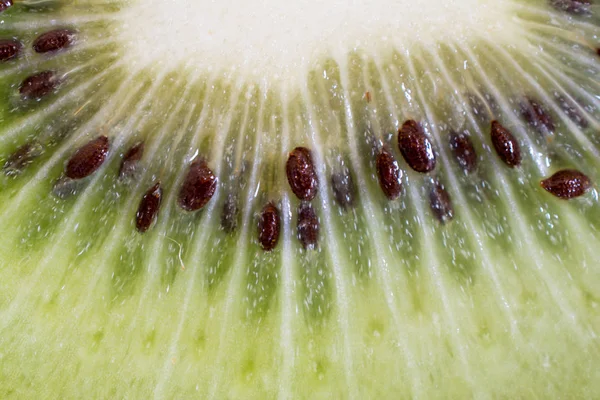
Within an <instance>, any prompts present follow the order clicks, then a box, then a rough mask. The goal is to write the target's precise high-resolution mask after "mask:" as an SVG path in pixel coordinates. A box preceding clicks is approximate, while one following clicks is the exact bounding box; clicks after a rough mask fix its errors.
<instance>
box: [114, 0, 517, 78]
mask: <svg viewBox="0 0 600 400" xmlns="http://www.w3.org/2000/svg"><path fill="white" fill-rule="evenodd" d="M127 1H129V2H130V4H128V7H126V9H125V11H124V15H123V20H122V21H120V22H119V24H118V32H117V35H118V37H119V38H120V39H121V40H122V41H123V42H124V43H125V48H126V51H127V55H128V56H129V57H130V59H129V60H128V62H129V63H130V64H131V65H132V66H134V67H140V68H142V67H145V66H147V65H164V66H166V67H178V66H180V65H181V64H182V63H189V64H190V65H193V66H194V67H197V68H199V69H200V70H211V69H212V70H214V69H218V70H219V71H221V70H228V69H232V70H237V71H241V72H244V73H251V74H255V75H257V76H259V77H265V78H274V77H281V76H285V75H287V74H294V73H296V72H298V71H303V70H305V69H306V68H307V67H310V65H311V63H313V62H314V61H315V60H318V59H319V57H323V56H336V55H337V56H339V55H344V54H345V53H347V52H348V51H351V50H353V49H361V50H363V51H365V52H367V53H376V52H379V51H385V50H386V49H390V48H396V49H399V50H403V49H410V46H414V45H415V44H416V45H423V46H434V45H435V44H436V43H439V42H442V41H445V42H455V43H459V44H465V43H468V41H469V40H471V39H473V38H478V37H482V36H484V35H488V36H491V37H492V38H493V40H495V41H501V40H511V39H512V40H514V38H510V35H511V33H510V32H511V29H510V26H511V25H512V22H511V21H512V19H511V17H512V16H511V8H510V7H511V3H512V2H511V1H507V0H501V1H499V0H328V1H323V0H127Z"/></svg>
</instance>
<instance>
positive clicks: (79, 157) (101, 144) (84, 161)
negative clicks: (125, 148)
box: [65, 136, 110, 179]
mask: <svg viewBox="0 0 600 400" xmlns="http://www.w3.org/2000/svg"><path fill="white" fill-rule="evenodd" d="M109 145H110V143H109V140H108V138H107V137H106V136H100V137H97V138H96V139H94V140H91V141H89V142H88V143H86V144H85V145H83V146H82V147H80V148H79V150H77V151H76V152H75V154H73V156H72V157H71V159H70V160H69V162H68V163H67V166H66V167H65V175H66V176H67V177H68V178H71V179H83V178H86V177H88V176H90V175H91V174H93V173H94V172H96V170H97V169H98V168H100V166H101V165H102V164H103V163H104V160H106V155H107V154H108V148H109Z"/></svg>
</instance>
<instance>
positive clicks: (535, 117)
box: [521, 97, 555, 133]
mask: <svg viewBox="0 0 600 400" xmlns="http://www.w3.org/2000/svg"><path fill="white" fill-rule="evenodd" d="M521 115H522V116H523V118H524V119H525V121H527V123H528V124H529V125H530V126H531V127H533V128H535V129H536V130H537V131H538V132H540V133H546V131H547V132H549V133H552V132H554V128H555V127H554V120H553V119H552V116H551V115H550V114H549V113H548V112H547V111H546V110H545V108H544V107H542V105H541V104H540V102H539V101H537V100H535V99H532V98H530V97H527V98H526V99H525V100H524V101H523V102H522V103H521Z"/></svg>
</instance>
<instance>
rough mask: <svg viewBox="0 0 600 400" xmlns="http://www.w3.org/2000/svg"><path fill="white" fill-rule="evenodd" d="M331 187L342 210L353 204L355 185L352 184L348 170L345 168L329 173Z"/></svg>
mask: <svg viewBox="0 0 600 400" xmlns="http://www.w3.org/2000/svg"><path fill="white" fill-rule="evenodd" d="M331 188H332V189H333V197H334V198H335V201H336V202H337V203H338V204H339V205H340V207H342V208H343V209H344V210H345V209H348V208H350V207H352V206H353V205H354V198H355V197H356V187H355V186H354V181H353V180H352V175H350V171H348V170H347V169H345V170H344V171H342V172H334V173H333V174H331Z"/></svg>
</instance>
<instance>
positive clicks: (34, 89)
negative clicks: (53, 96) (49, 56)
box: [19, 71, 60, 100]
mask: <svg viewBox="0 0 600 400" xmlns="http://www.w3.org/2000/svg"><path fill="white" fill-rule="evenodd" d="M59 83H60V80H59V79H58V77H57V76H56V74H55V73H54V72H52V71H43V72H38V73H37V74H35V75H31V76H29V77H27V78H26V79H25V80H24V81H23V82H22V83H21V86H20V87H19V92H20V93H21V97H22V98H23V99H24V100H29V99H35V100H39V99H41V98H42V97H44V96H46V95H47V94H49V93H50V92H52V91H53V90H54V89H56V88H57V86H58V84H59Z"/></svg>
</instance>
